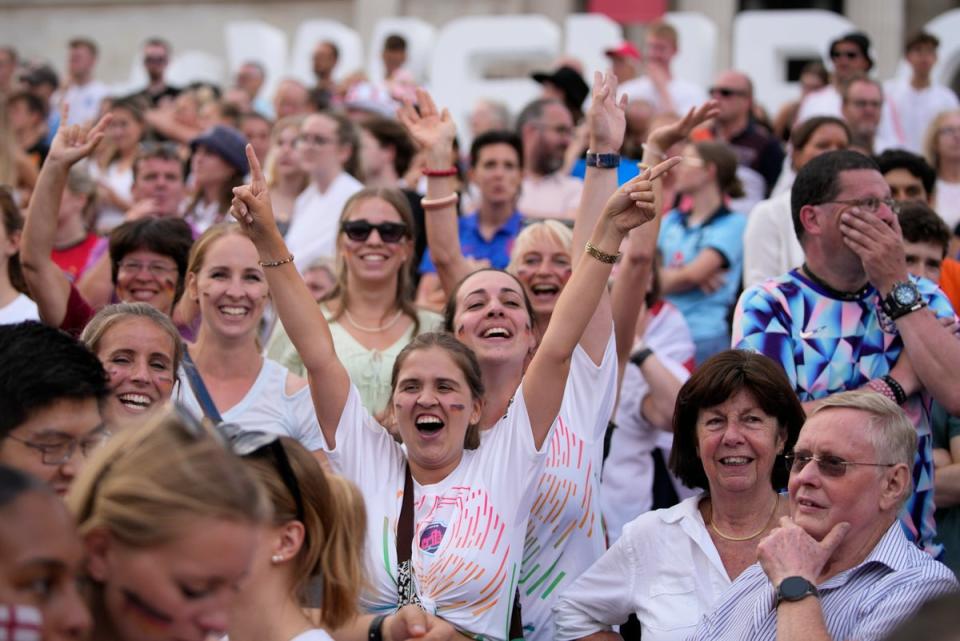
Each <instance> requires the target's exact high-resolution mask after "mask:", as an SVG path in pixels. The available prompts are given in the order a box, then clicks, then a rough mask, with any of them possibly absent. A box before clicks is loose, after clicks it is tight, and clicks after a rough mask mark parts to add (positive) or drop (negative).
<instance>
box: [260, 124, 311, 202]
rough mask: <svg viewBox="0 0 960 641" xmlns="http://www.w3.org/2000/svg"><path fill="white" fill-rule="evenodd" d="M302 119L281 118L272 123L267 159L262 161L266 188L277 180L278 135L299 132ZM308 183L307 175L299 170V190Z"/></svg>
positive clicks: (304, 187)
mask: <svg viewBox="0 0 960 641" xmlns="http://www.w3.org/2000/svg"><path fill="white" fill-rule="evenodd" d="M303 118H304V116H287V117H286V118H281V119H280V120H278V121H277V122H276V123H274V125H273V128H272V129H271V130H270V149H269V150H268V151H267V157H266V159H264V164H263V175H264V176H265V177H266V178H267V187H273V186H274V185H276V184H277V182H278V180H279V178H278V176H277V158H276V156H277V151H276V149H277V144H278V142H279V141H280V134H282V133H283V132H284V131H286V130H287V129H293V130H294V131H300V125H301V124H302V123H303ZM308 182H309V181H308V179H307V174H306V173H305V172H303V171H302V170H301V171H300V187H299V190H300V191H303V190H304V189H306V188H307V183H308Z"/></svg>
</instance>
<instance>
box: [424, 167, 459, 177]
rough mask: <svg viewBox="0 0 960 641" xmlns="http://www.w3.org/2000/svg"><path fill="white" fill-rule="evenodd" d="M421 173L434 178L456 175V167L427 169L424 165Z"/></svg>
mask: <svg viewBox="0 0 960 641" xmlns="http://www.w3.org/2000/svg"><path fill="white" fill-rule="evenodd" d="M423 175H424V176H427V177H435V178H445V177H447V176H456V175H457V168H456V167H450V168H449V169H427V168H426V167H424V168H423Z"/></svg>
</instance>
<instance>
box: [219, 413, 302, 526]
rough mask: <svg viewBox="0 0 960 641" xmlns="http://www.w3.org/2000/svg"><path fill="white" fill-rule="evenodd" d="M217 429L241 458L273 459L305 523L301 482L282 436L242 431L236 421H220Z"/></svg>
mask: <svg viewBox="0 0 960 641" xmlns="http://www.w3.org/2000/svg"><path fill="white" fill-rule="evenodd" d="M217 430H219V431H220V433H221V434H223V435H224V436H225V437H226V439H227V442H229V443H230V447H231V449H233V452H234V454H236V455H237V456H239V457H241V458H266V459H273V468H274V469H275V470H276V471H277V472H278V473H279V474H280V479H281V480H282V481H283V485H284V486H285V487H286V488H287V491H288V492H290V496H291V497H293V503H294V505H296V510H297V520H298V521H300V522H301V523H303V519H304V514H303V495H302V494H301V493H300V484H299V483H297V475H296V474H294V472H293V466H292V465H291V464H290V457H288V456H287V451H286V450H285V449H284V448H283V443H281V442H280V437H279V436H278V435H276V434H271V433H269V432H254V431H241V430H240V427H239V426H238V425H236V424H235V423H220V424H219V425H217Z"/></svg>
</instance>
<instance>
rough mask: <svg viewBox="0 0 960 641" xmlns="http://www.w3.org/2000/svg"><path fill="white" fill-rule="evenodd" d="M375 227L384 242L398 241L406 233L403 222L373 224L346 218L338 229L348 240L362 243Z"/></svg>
mask: <svg viewBox="0 0 960 641" xmlns="http://www.w3.org/2000/svg"><path fill="white" fill-rule="evenodd" d="M374 229H376V230H377V233H378V234H380V240H382V241H383V242H385V243H399V242H400V241H401V240H403V239H404V238H405V237H406V235H407V226H406V225H404V224H403V223H379V224H377V225H374V224H373V223H371V222H369V221H366V220H348V221H345V222H344V223H342V224H341V225H340V230H341V231H342V232H343V233H345V234H346V235H347V238H349V239H350V240H352V241H354V242H357V243H362V242H364V241H365V240H367V239H368V238H370V233H371V232H372V231H373V230H374Z"/></svg>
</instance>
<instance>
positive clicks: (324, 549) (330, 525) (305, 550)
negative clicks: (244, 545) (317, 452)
mask: <svg viewBox="0 0 960 641" xmlns="http://www.w3.org/2000/svg"><path fill="white" fill-rule="evenodd" d="M279 443H280V447H282V448H283V450H284V453H285V454H286V457H287V460H288V461H289V462H290V469H291V471H292V472H293V475H294V477H295V478H294V479H292V480H293V481H294V482H295V483H296V484H297V488H298V489H299V491H300V495H301V509H302V510H303V520H302V524H303V527H304V540H303V544H302V545H301V546H300V549H299V551H298V552H297V558H296V560H295V562H294V563H293V565H292V567H293V571H294V584H293V585H292V586H291V587H292V590H293V594H294V596H295V598H296V599H297V600H298V601H299V602H300V604H301V605H302V606H304V607H306V606H308V605H312V604H308V602H307V601H308V596H307V593H308V591H309V588H310V587H311V585H312V583H313V581H314V580H315V579H319V589H320V592H321V598H322V602H321V621H322V623H323V624H324V626H326V627H328V628H331V629H333V628H339V627H340V626H342V625H343V624H344V623H346V622H347V621H349V620H351V619H352V618H353V617H354V616H356V614H357V601H358V600H359V598H360V590H361V588H362V587H363V585H364V562H363V545H364V541H365V538H366V529H367V524H366V511H365V508H364V504H363V497H362V496H361V495H360V492H359V490H357V489H356V487H355V486H354V485H353V484H352V483H350V482H349V481H347V480H346V479H343V478H341V477H337V476H334V475H332V474H327V473H326V472H325V471H324V470H323V468H322V467H321V466H320V464H319V463H318V462H317V459H315V458H314V457H313V455H312V454H311V453H310V452H309V451H307V450H306V448H304V447H303V445H301V444H300V443H299V442H297V441H296V440H294V439H292V438H288V437H285V436H284V437H280V438H279ZM244 462H245V463H246V464H247V465H249V466H250V468H251V469H252V471H253V473H254V475H255V476H256V477H257V478H258V479H259V481H260V483H261V484H262V485H263V487H264V488H265V489H266V491H267V496H268V498H269V499H270V503H272V504H273V520H274V523H275V524H277V525H282V524H284V523H289V522H290V521H294V520H296V518H297V504H296V499H295V498H294V496H293V495H292V494H291V492H290V490H289V489H288V488H287V486H286V485H285V484H284V481H283V478H282V477H281V475H280V472H279V470H278V469H277V465H276V463H275V462H273V461H272V460H271V458H270V457H267V458H261V457H249V456H248V457H245V458H244Z"/></svg>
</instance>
